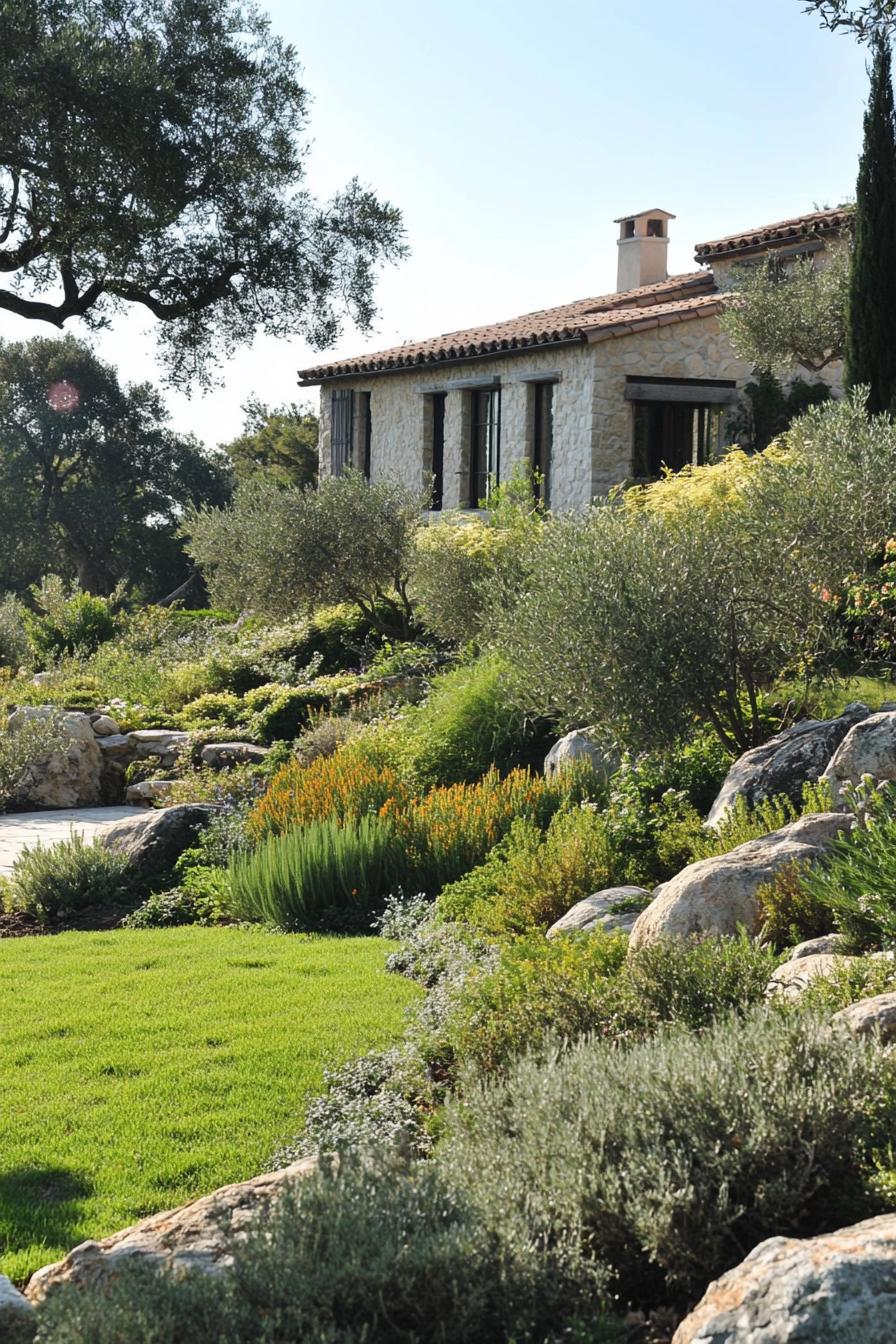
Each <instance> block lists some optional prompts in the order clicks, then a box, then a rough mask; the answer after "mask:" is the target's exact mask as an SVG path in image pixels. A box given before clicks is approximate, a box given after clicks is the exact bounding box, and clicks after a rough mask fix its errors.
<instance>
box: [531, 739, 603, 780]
mask: <svg viewBox="0 0 896 1344" xmlns="http://www.w3.org/2000/svg"><path fill="white" fill-rule="evenodd" d="M590 734H591V729H590V728H574V729H573V731H572V732H571V733H567V734H566V736H565V737H561V738H560V740H559V742H555V743H554V745H553V746H552V747H551V749H550V751H549V752H548V754H547V756H545V758H544V773H545V775H546V776H547V778H548V779H550V778H551V777H552V776H553V775H557V774H559V773H560V771H561V770H565V769H567V768H568V767H569V766H571V765H578V764H579V762H580V761H581V762H584V763H585V764H587V765H590V766H591V768H592V769H593V770H594V771H595V772H596V773H597V774H603V775H609V774H612V772H613V771H614V770H615V769H616V766H617V765H618V761H617V760H616V758H615V757H614V756H612V754H610V753H608V752H606V751H604V750H603V748H602V747H599V746H598V745H597V743H596V742H594V741H592V739H591V735H590Z"/></svg>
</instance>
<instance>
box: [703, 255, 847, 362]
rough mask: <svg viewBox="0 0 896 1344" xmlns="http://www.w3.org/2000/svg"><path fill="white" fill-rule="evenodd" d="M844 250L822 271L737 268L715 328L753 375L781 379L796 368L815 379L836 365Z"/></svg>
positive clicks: (800, 264)
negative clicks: (731, 292) (721, 330)
mask: <svg viewBox="0 0 896 1344" xmlns="http://www.w3.org/2000/svg"><path fill="white" fill-rule="evenodd" d="M849 257H850V254H849V250H848V248H846V247H841V248H839V249H837V250H835V251H832V252H831V253H830V256H829V257H828V258H827V260H826V261H825V264H824V265H820V266H816V265H815V264H814V262H813V261H812V260H811V259H809V260H806V261H797V262H795V263H794V265H793V266H792V267H789V268H786V269H785V268H784V267H779V266H777V265H775V264H773V263H772V264H771V265H768V266H766V265H762V264H760V265H753V266H741V267H739V268H738V270H737V273H736V285H737V290H736V293H735V294H734V295H733V296H732V297H731V299H730V300H729V303H728V306H727V308H726V310H725V312H724V313H723V314H722V317H721V323H722V327H723V328H724V330H725V331H726V332H727V334H728V337H729V339H730V341H731V344H732V345H733V347H734V350H735V352H736V354H738V355H739V356H740V358H741V359H745V360H747V361H748V362H749V363H750V364H752V365H754V367H755V368H757V369H764V370H771V371H773V372H778V373H784V372H787V371H789V370H790V369H792V368H793V366H794V365H795V364H796V365H799V366H800V367H801V368H804V369H807V370H809V371H810V372H811V373H819V372H820V371H821V370H822V369H823V368H825V367H826V366H827V365H828V364H830V363H831V362H832V361H833V360H835V359H842V357H843V351H844V347H845V343H846V308H847V298H848V294H849Z"/></svg>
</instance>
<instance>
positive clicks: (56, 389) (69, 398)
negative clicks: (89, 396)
mask: <svg viewBox="0 0 896 1344" xmlns="http://www.w3.org/2000/svg"><path fill="white" fill-rule="evenodd" d="M47 402H48V404H49V405H50V407H51V408H52V410H54V411H60V412H62V413H63V414H64V413H65V412H66V411H76V410H77V409H78V407H79V406H80V404H81V393H80V392H79V391H78V389H77V388H76V387H75V385H74V383H70V382H69V381H68V379H67V378H63V379H62V381H61V382H60V383H51V384H50V386H49V387H48V388H47Z"/></svg>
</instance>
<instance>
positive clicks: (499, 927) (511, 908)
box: [438, 805, 617, 936]
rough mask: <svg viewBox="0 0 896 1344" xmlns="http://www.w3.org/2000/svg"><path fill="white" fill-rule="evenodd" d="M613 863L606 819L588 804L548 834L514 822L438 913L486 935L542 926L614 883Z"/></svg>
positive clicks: (563, 815) (559, 819)
mask: <svg viewBox="0 0 896 1344" xmlns="http://www.w3.org/2000/svg"><path fill="white" fill-rule="evenodd" d="M616 861H617V859H616V854H615V851H614V847H613V842H612V837H611V834H610V831H609V828H608V826H607V822H606V819H605V818H604V817H603V816H602V815H601V814H600V813H599V812H597V811H595V810H594V808H592V807H590V806H587V805H586V806H584V807H576V808H572V809H562V810H561V811H560V812H558V813H557V814H556V815H555V816H554V817H553V818H552V820H551V822H550V825H549V826H548V829H547V831H542V830H541V829H540V828H539V827H538V826H536V825H534V824H533V823H532V822H529V821H525V820H520V821H516V822H514V824H513V826H512V828H511V830H510V832H509V834H508V835H507V836H506V838H505V839H504V840H503V841H502V842H501V844H500V845H499V846H498V847H497V848H496V849H493V850H492V852H491V853H490V854H489V855H488V857H487V858H486V860H485V862H484V863H483V864H481V865H480V866H479V867H478V868H475V869H474V870H473V871H472V872H470V873H467V874H466V876H465V877H462V878H460V879H459V880H458V881H457V882H454V883H452V884H451V885H450V886H448V887H446V888H445V890H444V891H443V892H442V893H441V895H440V896H439V902H438V908H439V911H440V913H441V914H443V915H444V917H445V918H447V919H456V920H462V921H463V922H465V923H467V924H470V925H471V926H473V927H474V928H476V929H477V930H480V931H481V932H483V933H485V934H487V935H498V936H500V935H503V934H508V933H516V934H519V933H529V932H531V931H532V930H533V929H545V928H547V927H548V926H549V925H550V924H553V923H554V921H555V920H557V919H559V918H560V916H561V915H563V914H565V913H566V911H567V910H568V909H569V908H570V906H572V905H575V903H576V902H577V901H580V900H583V899H584V898H585V897H586V896H588V895H590V894H591V893H592V892H594V891H599V890H601V888H603V887H609V886H614V885H616V882H617V872H616Z"/></svg>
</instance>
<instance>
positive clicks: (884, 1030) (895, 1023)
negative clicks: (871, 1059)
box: [832, 990, 896, 1045]
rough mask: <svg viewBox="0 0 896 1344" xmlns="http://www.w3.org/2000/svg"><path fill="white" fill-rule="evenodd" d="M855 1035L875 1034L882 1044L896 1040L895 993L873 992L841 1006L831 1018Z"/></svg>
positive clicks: (889, 1043)
mask: <svg viewBox="0 0 896 1344" xmlns="http://www.w3.org/2000/svg"><path fill="white" fill-rule="evenodd" d="M832 1020H833V1021H834V1022H835V1023H837V1024H838V1025H839V1026H843V1027H847V1028H848V1029H849V1030H850V1031H854V1032H855V1034H856V1035H857V1036H877V1037H878V1039H879V1040H880V1041H881V1042H882V1044H884V1045H891V1044H892V1043H893V1041H894V1040H896V993H893V991H892V990H891V991H889V992H888V993H886V994H875V995H874V997H873V998H870V999H859V1001H858V1003H851V1004H849V1005H848V1006H847V1007H846V1008H841V1009H840V1012H839V1013H835V1014H834V1017H833V1019H832Z"/></svg>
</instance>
